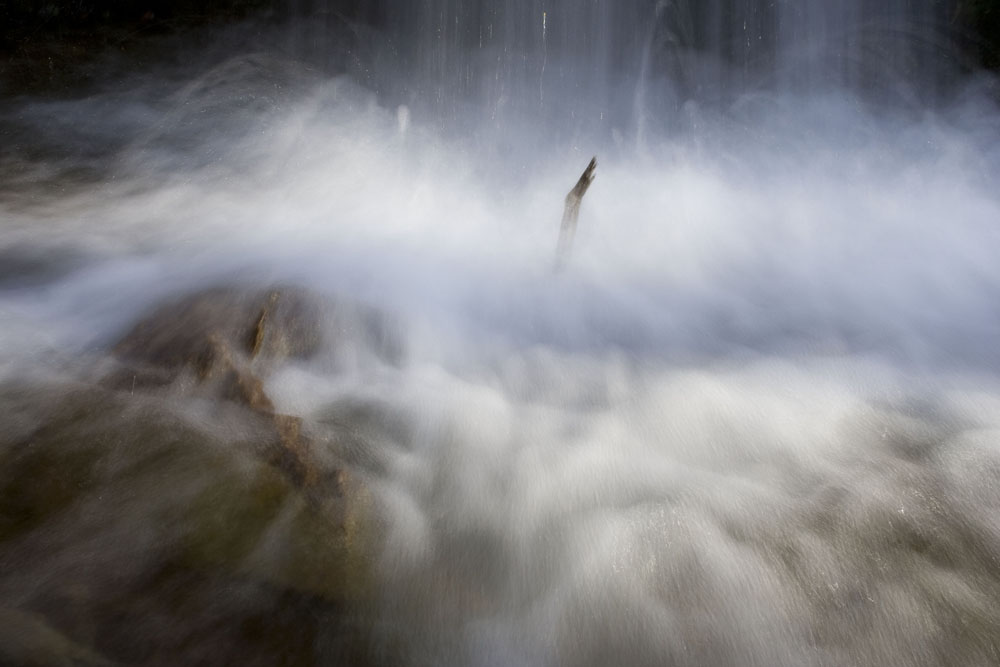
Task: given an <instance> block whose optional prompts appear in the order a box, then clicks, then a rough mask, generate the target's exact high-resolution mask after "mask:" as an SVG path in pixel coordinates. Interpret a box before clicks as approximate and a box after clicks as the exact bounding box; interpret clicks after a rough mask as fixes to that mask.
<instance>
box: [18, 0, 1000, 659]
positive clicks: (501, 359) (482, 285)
mask: <svg viewBox="0 0 1000 667" xmlns="http://www.w3.org/2000/svg"><path fill="white" fill-rule="evenodd" d="M835 4H836V6H837V8H836V9H834V8H832V7H830V6H829V5H830V3H823V2H820V1H819V0H816V1H813V0H809V1H803V2H798V3H796V2H769V3H764V2H734V1H731V0H730V1H725V2H723V1H722V0H717V1H714V2H707V3H693V2H692V3H685V2H663V1H661V2H656V3H654V2H639V1H637V2H623V3H611V2H586V3H581V2H570V1H569V0H552V1H550V2H543V1H542V0H524V1H521V2H507V3H497V2H486V1H480V2H457V1H454V0H448V1H445V0H428V1H425V2H417V3H405V2H401V3H383V4H382V5H380V6H379V8H378V11H373V15H377V16H379V17H380V19H379V21H377V22H376V24H375V25H357V26H354V27H353V32H351V31H347V32H345V33H343V34H342V33H341V32H338V30H339V28H338V29H337V30H331V31H330V32H328V33H321V34H322V35H325V36H326V38H325V39H326V41H324V40H319V42H320V43H321V48H320V47H317V46H316V44H315V43H316V41H317V39H318V38H317V30H318V29H317V28H316V25H315V24H314V23H309V22H305V23H297V24H294V25H293V26H292V28H291V29H288V30H286V32H283V33H281V35H280V36H279V37H275V38H273V39H270V40H265V41H264V42H263V44H264V47H265V48H264V50H263V51H262V52H258V53H253V54H250V55H246V54H243V55H236V56H232V57H227V58H222V57H220V55H219V54H218V53H215V52H213V53H211V54H210V55H209V56H208V62H207V63H206V64H204V65H202V64H201V63H199V65H198V66H197V68H195V67H193V66H183V67H178V66H176V65H174V66H172V67H170V68H167V67H164V69H163V71H162V72H151V73H149V74H147V75H143V76H141V77H138V76H133V77H132V78H129V79H127V80H125V81H117V82H115V83H113V84H112V83H109V84H107V85H106V86H104V87H103V88H101V89H100V90H98V91H96V92H94V93H93V94H90V95H88V96H86V97H83V98H79V99H55V100H54V99H50V98H46V99H41V98H39V99H32V98H24V97H21V98H16V99H12V100H9V101H8V102H7V103H5V105H4V107H3V110H2V113H3V118H2V122H3V127H4V128H5V137H6V139H5V142H6V143H7V145H8V146H10V147H12V150H10V151H9V152H8V153H7V154H6V155H5V156H4V157H3V159H2V164H0V168H2V169H3V176H2V181H0V220H2V223H0V318H2V321H3V326H2V328H0V374H2V376H3V378H5V379H8V380H9V379H12V378H25V377H33V378H38V377H46V378H64V379H65V378H78V377H82V376H86V374H87V373H88V372H89V371H88V370H87V369H88V368H90V367H91V366H92V365H93V364H95V363H99V359H100V357H101V355H102V354H103V352H102V350H105V349H106V348H107V346H108V345H109V343H110V342H112V341H114V340H115V339H116V338H117V337H118V336H120V335H121V333H122V332H123V331H124V330H126V329H127V328H128V326H129V325H130V324H131V323H132V322H134V321H135V320H136V318H137V317H139V316H140V315H141V314H142V313H143V312H144V311H146V310H147V309H148V307H149V306H150V305H152V304H155V303H157V302H159V301H161V300H163V299H164V298H167V297H169V296H172V295H176V294H178V293H182V292H187V291H191V290H192V289H197V288H199V287H203V286H210V285H215V284H218V283H228V284H232V283H234V282H240V281H245V282H247V283H252V284H261V283H285V284H288V283H293V284H301V285H305V286H307V287H310V288H312V289H314V290H316V291H318V292H320V293H322V294H327V295H330V296H331V297H337V296H342V295H347V296H350V297H351V298H353V299H356V300H358V301H361V302H363V303H366V304H369V305H372V306H374V307H376V308H378V309H380V310H383V311H385V312H387V313H391V314H392V316H393V317H394V318H396V319H395V321H396V322H398V331H397V332H396V334H397V335H398V336H399V337H400V338H401V340H402V346H403V348H404V349H405V354H403V361H402V362H400V363H391V364H390V363H381V362H378V361H374V360H367V359H364V358H363V355H362V354H361V352H360V351H359V352H358V353H357V354H351V353H350V351H348V352H344V349H343V345H344V344H345V343H344V342H343V341H338V343H337V344H338V346H340V347H339V348H338V351H337V353H336V354H333V353H332V351H331V353H330V354H328V355H320V358H319V360H318V361H314V362H310V363H292V364H289V365H287V366H286V367H284V368H283V369H281V370H280V371H279V372H278V373H277V374H276V375H274V376H272V377H271V378H269V379H268V380H267V385H266V389H267V391H268V392H269V394H270V395H271V397H272V398H273V400H274V401H275V403H276V405H277V407H278V409H279V410H280V411H281V412H285V413H289V414H298V415H303V416H304V417H305V418H306V419H307V421H310V422H311V423H313V424H315V425H317V426H316V428H322V424H324V423H326V421H325V420H328V418H329V415H330V414H331V412H334V411H336V408H335V406H343V405H344V404H345V402H346V404H351V405H355V404H357V405H365V406H374V407H371V410H372V411H373V412H374V414H375V415H376V417H375V418H374V419H373V420H372V423H370V424H364V425H363V428H362V427H361V426H359V429H360V430H361V431H363V432H365V433H367V434H368V435H367V438H368V446H370V447H372V448H374V449H377V450H378V451H377V454H375V455H374V456H375V458H377V459H378V460H379V461H380V465H379V466H378V467H377V470H374V469H373V470H372V471H370V479H368V483H369V485H370V487H371V491H372V493H373V495H374V497H375V505H376V506H377V507H378V511H379V515H380V518H379V521H380V525H382V527H383V530H384V538H383V539H382V541H381V542H380V543H379V549H378V552H377V553H373V554H371V555H370V559H371V562H372V564H373V567H374V569H375V572H376V579H377V582H378V583H377V590H378V594H377V596H376V597H377V599H376V601H375V603H373V604H374V609H375V610H374V611H373V612H370V614H373V616H372V618H374V619H375V620H373V621H372V623H373V626H374V627H375V628H376V629H375V630H374V631H372V633H373V634H374V635H375V637H376V638H375V640H373V645H374V646H383V647H385V646H390V645H391V646H392V647H395V648H398V647H400V646H402V647H403V648H402V651H403V653H404V654H405V655H406V656H408V657H409V658H410V659H411V660H412V661H413V662H414V663H416V664H451V665H555V664H562V665H603V664H615V663H617V664H628V665H647V664H648V665H674V664H676V665H728V664H731V665H746V664H755V665H843V664H872V665H874V664H887V665H889V664H892V665H945V664H968V665H987V664H996V663H997V662H998V661H1000V643H998V640H997V637H1000V519H998V517H1000V491H998V489H1000V381H998V372H1000V351H998V350H1000V348H998V345H997V342H998V340H1000V309H998V308H997V303H998V301H1000V268H998V267H1000V262H998V261H997V257H998V256H1000V195H998V193H997V188H996V185H997V179H998V176H1000V115H998V113H997V110H996V107H995V104H994V103H993V102H992V101H991V100H990V98H989V95H988V92H989V87H990V81H989V80H985V81H983V80H977V79H975V78H974V77H971V76H970V77H967V78H961V79H960V78H959V77H958V76H957V72H958V70H957V69H949V67H951V65H949V64H948V54H949V51H948V48H947V45H946V44H944V43H943V42H942V41H941V40H942V39H944V35H945V31H944V30H942V29H941V23H940V18H941V17H940V14H941V11H942V10H941V9H940V4H939V3H930V2H928V3H903V2H898V3H879V4H878V7H877V8H876V7H874V3H864V2H852V3H835ZM397 5H398V6H397ZM890 5H891V6H890ZM897 5H898V6H897ZM348 32H349V33H350V35H349V38H348V37H344V36H343V35H346V34H347V33H348ZM242 34H243V33H241V32H239V31H236V32H233V33H231V34H229V37H228V41H226V40H221V41H223V42H224V46H223V47H220V49H222V50H225V49H228V48H229V45H231V44H239V43H240V41H241V37H240V35H242ZM887 35H892V36H893V39H891V40H890V39H887V38H886V36H887ZM306 37H308V38H309V39H308V40H306ZM334 37H336V39H334ZM255 39H257V38H255ZM341 39H342V40H343V44H347V45H349V46H344V45H342V44H341V42H340V41H338V40H341ZM304 40H306V41H309V43H310V44H311V46H309V48H306V47H305V46H303V41H304ZM317 48H320V51H323V50H328V52H329V53H338V54H339V55H338V57H337V58H333V57H332V56H331V57H330V60H329V62H337V63H347V64H346V65H345V67H346V69H347V70H348V73H347V74H345V75H341V76H328V75H326V74H321V73H320V72H321V70H320V69H318V68H317V67H316V62H317V60H316V51H315V50H316V49H317ZM338 49H339V51H338ZM306 52H308V53H307V54H306V55H303V54H304V53H306ZM296 55H299V56H302V58H303V59H304V60H306V61H308V62H303V60H300V59H296V57H295V56H296ZM945 75H948V76H945ZM945 92H946V93H947V94H946V95H945ZM593 154H597V155H598V159H599V163H600V164H599V167H598V178H597V181H596V182H595V184H594V185H593V186H592V188H591V189H590V191H589V192H588V194H587V196H586V198H585V200H584V202H583V208H582V214H581V217H580V222H579V230H578V234H577V237H576V242H575V247H574V249H573V255H572V257H571V259H570V262H569V264H568V266H567V268H566V270H565V271H563V272H561V273H558V274H554V273H553V272H552V261H553V257H554V250H555V244H556V237H557V234H558V223H559V218H560V215H561V212H562V205H563V201H562V198H563V196H564V194H565V193H566V192H567V191H568V190H569V188H570V187H571V186H572V184H573V183H574V182H575V180H576V178H577V177H578V176H579V173H580V171H581V170H582V169H583V167H584V166H585V165H586V163H587V161H588V160H589V159H590V157H591V155H593ZM329 333H330V337H329V338H330V340H337V333H338V332H337V331H330V332H329ZM348 344H350V343H349V342H348ZM357 344H358V346H359V350H360V348H361V347H363V345H362V342H357ZM63 548H65V549H67V550H72V549H73V548H74V546H73V545H72V544H69V545H64V547H63ZM32 576H36V575H32ZM46 576H47V574H46V573H42V574H37V577H38V580H37V582H35V581H28V582H19V583H18V586H19V587H20V588H18V589H17V590H22V589H24V588H27V589H29V590H30V589H31V587H32V586H34V585H36V584H37V586H38V587H44V585H45V583H44V582H45V577H46ZM5 585H6V586H7V587H6V588H3V587H0V591H5V590H13V589H12V588H11V585H10V584H5ZM395 648H394V650H395ZM385 650H386V651H389V650H388V649H385ZM389 654H392V655H396V654H395V653H391V651H389V652H387V653H385V654H384V655H389ZM379 655H382V654H380V653H379V652H378V650H375V652H374V657H373V658H371V660H372V661H373V662H379ZM383 657H384V656H383ZM384 659H385V660H386V661H389V658H387V657H386V658H384ZM395 659H396V658H393V660H395Z"/></svg>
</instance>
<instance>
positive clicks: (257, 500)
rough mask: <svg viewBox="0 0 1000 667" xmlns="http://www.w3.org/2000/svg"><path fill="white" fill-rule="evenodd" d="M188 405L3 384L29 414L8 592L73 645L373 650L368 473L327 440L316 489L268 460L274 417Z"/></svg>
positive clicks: (154, 649)
mask: <svg viewBox="0 0 1000 667" xmlns="http://www.w3.org/2000/svg"><path fill="white" fill-rule="evenodd" d="M187 407H188V406H187V405H186V404H185V403H184V402H182V401H181V402H173V403H171V402H170V401H163V400H162V399H161V398H160V397H157V396H153V395H149V396H146V395H141V394H138V393H137V394H135V395H131V394H125V393H122V392H114V391H109V390H106V389H100V388H95V387H93V386H88V385H73V386H71V385H66V386H60V387H52V386H25V385H22V386H18V387H6V388H3V390H0V409H2V410H3V411H4V412H5V413H6V414H12V415H16V417H17V419H16V421H17V423H18V428H17V429H14V430H13V431H12V432H11V433H10V434H8V433H3V434H0V562H2V563H3V564H4V567H3V568H2V569H0V600H3V601H4V602H3V603H4V604H5V605H7V606H9V607H11V608H13V609H17V610H18V611H16V612H12V613H15V614H21V615H22V616H18V618H20V619H21V620H25V619H27V620H26V621H25V622H28V621H33V619H34V620H37V621H38V624H36V625H35V626H33V627H38V628H43V629H41V630H38V633H36V634H38V636H47V635H46V634H45V631H44V628H45V627H48V625H51V626H52V628H53V629H52V633H55V634H54V635H51V636H56V637H58V636H61V635H65V636H66V638H67V639H66V642H68V643H62V644H61V643H59V642H54V643H53V646H55V647H57V648H58V647H60V646H63V647H72V646H76V645H77V644H79V645H81V646H88V647H94V652H93V656H98V655H104V656H107V657H108V658H110V659H112V660H115V661H120V662H124V663H129V664H131V663H140V664H191V663H192V662H197V663H201V664H222V663H230V664H233V662H234V660H235V662H238V663H239V664H283V663H284V662H285V661H286V660H287V659H288V656H293V657H294V660H293V662H294V663H295V664H303V663H304V664H313V663H315V662H316V661H321V662H322V661H323V660H326V659H330V660H333V661H334V662H336V661H337V660H339V658H337V656H341V655H359V654H360V655H364V653H365V650H366V649H365V648H364V646H365V642H366V639H365V637H364V633H363V632H362V631H361V630H358V629H357V628H356V627H354V625H353V624H354V623H356V622H357V619H358V617H359V614H361V613H363V610H364V608H365V601H366V600H367V599H368V598H369V597H370V596H371V595H372V582H371V573H370V563H371V562H372V559H371V553H372V539H373V538H374V533H373V532H372V529H371V526H372V525H373V521H372V511H371V502H370V501H369V499H368V496H367V491H366V489H365V486H364V484H363V482H362V481H361V480H360V479H358V478H355V477H354V476H352V475H351V474H349V473H348V471H347V470H346V469H345V468H344V466H343V465H342V463H341V461H339V459H338V458H337V456H336V453H335V452H331V451H326V450H324V451H322V452H313V453H312V454H311V462H312V464H313V466H314V468H313V470H312V472H311V474H313V475H315V478H314V479H312V481H311V483H310V484H309V488H308V489H307V488H304V485H302V484H298V483H296V481H295V480H293V479H292V478H291V477H290V476H289V475H288V474H286V473H285V471H283V470H281V469H280V468H278V467H276V466H274V465H272V464H271V463H270V462H268V461H267V456H266V454H267V452H268V451H270V450H272V449H273V447H274V443H273V442H271V441H270V439H273V438H274V437H276V436H275V434H273V433H270V432H269V431H268V430H267V428H264V427H263V426H264V425H266V424H268V420H267V418H266V417H265V416H263V415H260V414H258V413H256V412H254V411H252V410H248V409H246V408H245V407H242V406H238V405H232V404H228V403H225V402H223V403H221V404H219V405H217V406H215V408H214V409H213V410H212V411H211V412H210V413H209V414H196V413H190V412H188V410H187V409H186V408H187ZM289 428H301V424H300V425H298V426H295V427H289ZM37 614H41V616H40V617H36V616H35V615H37ZM272 615H273V616H274V617H275V623H274V626H273V627H272V626H271V625H269V624H268V618H270V617H271V616H272ZM39 624H40V625H39ZM2 625H3V623H0V626H2ZM249 626H253V627H256V628H258V630H257V631H255V632H256V633H257V634H255V635H254V636H252V637H250V636H247V630H246V628H247V627H249ZM0 629H2V628H0ZM3 639H4V638H3V637H2V636H0V640H3ZM321 645H322V646H321ZM8 646H14V648H7V647H8ZM18 646H19V645H15V644H10V642H8V643H7V644H4V645H3V646H0V651H2V650H8V653H10V652H12V651H15V650H17V651H22V650H27V649H23V647H22V648H18ZM324 647H325V648H324ZM60 650H62V649H60ZM67 650H68V649H67ZM11 654H12V655H13V653H11ZM244 654H246V655H245V656H244ZM0 655H4V654H2V653H0ZM16 655H27V654H24V653H18V654H16ZM80 655H85V656H89V655H91V654H90V653H86V652H84V653H81V654H80ZM234 656H244V657H245V660H244V657H240V658H239V659H236V658H234ZM324 656H325V657H324ZM95 659H96V658H95ZM11 660H12V662H11V664H31V663H30V662H23V661H21V660H19V659H17V660H15V659H11ZM205 661H208V662H205ZM0 663H3V664H6V663H4V661H3V659H0ZM352 663H353V664H365V661H364V660H363V659H361V658H358V659H357V660H353V659H352ZM38 664H103V663H100V662H94V663H88V662H79V663H75V662H64V663H58V662H39V663H38Z"/></svg>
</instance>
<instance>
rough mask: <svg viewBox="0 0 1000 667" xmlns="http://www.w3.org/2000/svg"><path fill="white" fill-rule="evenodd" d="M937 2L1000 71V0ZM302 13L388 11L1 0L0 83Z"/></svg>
mask: <svg viewBox="0 0 1000 667" xmlns="http://www.w3.org/2000/svg"><path fill="white" fill-rule="evenodd" d="M939 2H940V11H937V12H936V15H937V16H939V17H941V19H940V21H941V22H942V23H943V24H944V25H942V26H938V30H939V32H940V33H943V34H946V35H948V38H949V39H950V40H952V41H953V42H954V43H955V44H956V45H957V51H956V54H957V55H958V60H959V61H960V62H961V63H962V67H963V68H964V69H966V70H968V71H973V70H975V69H977V68H985V69H988V70H992V71H1000V0H939ZM303 18H304V19H308V20H310V21H315V22H317V23H319V24H320V25H321V26H325V27H327V28H329V29H332V30H338V29H341V28H343V29H344V30H345V34H346V32H348V31H352V32H353V34H355V35H356V34H358V30H357V28H358V27H361V28H374V29H379V28H380V27H382V26H384V25H385V23H386V21H387V18H388V17H387V9H386V0H50V1H41V2H40V1H38V0H0V84H2V85H3V88H4V89H6V92H7V93H10V92H14V93H18V92H44V91H49V92H53V91H65V90H69V89H73V88H76V87H79V86H80V85H81V84H85V83H87V82H88V80H90V79H91V78H93V76H95V73H94V71H93V70H92V69H88V65H91V64H92V63H93V62H94V61H95V60H96V59H97V58H100V57H105V56H107V55H108V54H109V53H112V54H113V53H122V54H127V60H128V61H129V63H130V66H131V67H136V68H141V67H142V65H143V63H144V62H145V61H147V60H152V59H154V58H155V55H154V53H155V47H153V46H151V45H153V44H158V43H160V44H162V42H163V38H164V37H170V36H175V35H180V34H187V33H197V34H201V35H208V34H211V33H212V31H213V30H215V29H216V28H219V27H221V26H225V25H227V24H231V25H236V24H240V23H246V22H247V21H248V20H250V21H252V22H256V23H257V24H258V25H262V26H263V25H269V24H287V23H289V22H291V21H293V20H296V19H303ZM157 40H159V41H157Z"/></svg>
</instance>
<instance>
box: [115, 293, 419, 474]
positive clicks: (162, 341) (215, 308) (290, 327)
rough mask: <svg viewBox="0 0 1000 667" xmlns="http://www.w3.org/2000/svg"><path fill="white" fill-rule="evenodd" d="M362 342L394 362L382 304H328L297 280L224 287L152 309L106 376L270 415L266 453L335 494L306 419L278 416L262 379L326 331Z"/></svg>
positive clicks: (308, 350) (316, 344)
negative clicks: (305, 427) (293, 284)
mask: <svg viewBox="0 0 1000 667" xmlns="http://www.w3.org/2000/svg"><path fill="white" fill-rule="evenodd" d="M325 328H328V329H329V330H333V331H336V332H337V334H338V335H342V336H344V337H345V338H346V339H348V340H346V341H343V342H342V343H341V344H342V345H347V344H355V345H357V344H361V345H363V346H365V347H367V348H369V349H370V350H371V352H372V354H374V355H375V356H377V357H384V358H386V359H388V360H397V359H398V357H399V347H400V346H399V345H398V344H396V343H395V342H394V341H393V340H392V338H391V336H390V335H388V332H389V331H390V328H389V327H388V326H387V324H386V320H385V318H384V317H382V316H380V315H379V314H378V313H377V312H376V311H374V310H371V309H368V308H365V307H364V306H360V305H357V304H352V303H348V302H343V303H329V302H327V301H325V300H324V299H323V298H322V297H320V296H319V295H317V294H314V293H312V292H309V291H307V290H304V289H301V288H297V287H275V288H270V289H261V290H246V289H240V288H233V287H221V288H213V289H208V290H204V291H201V292H197V293H195V294H191V295H187V296H184V297H182V298H179V299H177V300H174V301H171V302H168V303H166V304H163V305H160V306H158V307H156V308H154V309H153V310H152V311H151V312H150V313H149V314H148V315H147V316H145V317H143V318H142V319H141V320H140V321H139V322H138V323H137V324H136V325H135V326H134V327H133V328H132V329H131V330H130V331H129V332H128V333H126V334H125V335H124V337H123V338H122V339H121V340H120V341H118V343H117V344H115V345H114V348H113V353H114V355H115V357H116V358H117V359H118V360H119V362H120V367H119V368H117V369H116V370H115V371H114V372H113V373H111V374H110V375H109V376H108V377H107V378H105V379H104V381H103V384H104V385H105V386H108V387H112V388H116V389H127V390H128V391H129V392H130V393H132V392H134V391H135V390H136V389H138V390H139V391H144V390H147V389H154V388H157V387H170V388H173V389H176V390H178V391H179V392H180V393H184V394H194V395H197V396H201V397H207V398H210V399H213V400H222V401H227V402H232V403H235V404H237V405H240V406H243V407H245V408H248V409H249V410H251V411H253V412H255V413H256V414H258V415H261V416H264V417H266V419H267V422H268V425H267V426H266V427H265V428H266V430H268V431H269V432H270V434H271V436H272V437H271V440H273V441H274V442H275V443H276V444H275V447H273V448H272V449H271V450H270V451H269V452H268V453H267V454H266V458H267V459H268V461H269V462H271V463H272V464H274V465H276V466H278V467H279V468H281V469H282V470H283V471H285V472H286V473H287V474H288V475H289V477H290V478H291V479H292V480H293V481H294V482H295V483H296V484H297V485H299V486H305V487H308V488H313V487H316V486H317V485H323V484H325V485H326V486H328V487H330V489H329V490H332V491H333V492H339V491H338V490H337V489H338V486H339V484H340V480H342V478H343V477H344V474H343V472H342V471H341V472H340V473H338V474H335V475H331V474H325V473H323V472H322V471H321V470H319V469H318V467H317V464H316V462H315V461H314V460H313V459H314V454H313V449H314V446H313V444H312V442H311V441H310V439H309V438H308V436H307V435H305V434H304V432H303V429H302V423H301V419H300V418H299V417H297V416H293V415H285V414H278V413H277V412H276V411H275V406H274V403H273V401H272V400H271V398H270V397H269V396H268V395H267V393H266V391H265V389H264V379H266V377H267V376H268V375H269V374H270V373H271V372H273V370H274V369H275V368H276V367H278V366H279V365H280V364H281V363H283V362H286V361H290V360H305V359H309V358H310V357H312V356H314V355H316V354H317V353H318V352H319V351H320V350H321V348H322V347H323V345H324V343H325V342H326V343H328V346H329V347H333V348H336V343H335V342H328V341H325V340H324V329H325Z"/></svg>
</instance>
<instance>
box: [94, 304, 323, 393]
mask: <svg viewBox="0 0 1000 667" xmlns="http://www.w3.org/2000/svg"><path fill="white" fill-rule="evenodd" d="M321 304H322V302H321V300H320V299H319V298H318V297H316V296H315V295H312V294H310V293H308V292H306V291H304V290H301V289H297V288H291V287H286V288H275V289H268V290H257V291H246V290H240V289H237V288H216V289H210V290H206V291H203V292H199V293H197V294H194V295H189V296H186V297H183V298H181V299H178V300H175V301H171V302H169V303H167V304H164V305H161V306H158V307H157V308H155V309H154V310H153V311H152V312H151V313H149V314H148V315H147V316H146V317H144V318H143V319H142V320H140V321H139V322H138V323H137V324H136V325H135V326H134V327H133V328H132V330H131V331H129V332H128V333H126V334H125V336H124V337H123V338H122V339H121V340H120V341H119V342H118V343H117V344H116V345H115V346H114V350H113V351H114V354H115V355H116V356H117V357H118V358H119V359H121V360H122V361H124V362H126V363H127V364H130V365H131V366H133V370H134V371H135V372H136V373H137V374H138V375H139V376H141V377H140V378H139V380H138V381H140V382H141V384H143V385H146V384H157V383H161V382H163V381H164V380H166V381H170V382H172V381H174V380H176V379H178V377H179V376H181V375H182V374H184V373H188V374H190V375H191V376H193V378H194V379H195V380H196V381H197V383H198V384H205V383H213V382H214V383H216V384H218V385H219V386H220V388H221V390H222V391H223V392H227V391H228V392H230V394H232V396H233V397H235V398H243V399H244V400H246V401H248V402H249V401H252V399H253V395H254V392H255V390H256V387H254V386H253V384H254V383H253V382H252V380H250V379H247V378H246V377H245V376H257V375H260V374H262V373H264V374H266V372H267V371H268V370H270V369H271V368H273V366H274V365H275V364H277V363H278V362H281V361H284V360H286V359H306V358H308V357H309V356H311V355H313V354H315V353H316V351H317V350H318V349H319V347H320V344H321V342H322V327H321V312H322V305H321ZM121 379H124V378H121ZM241 383H242V384H241Z"/></svg>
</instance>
